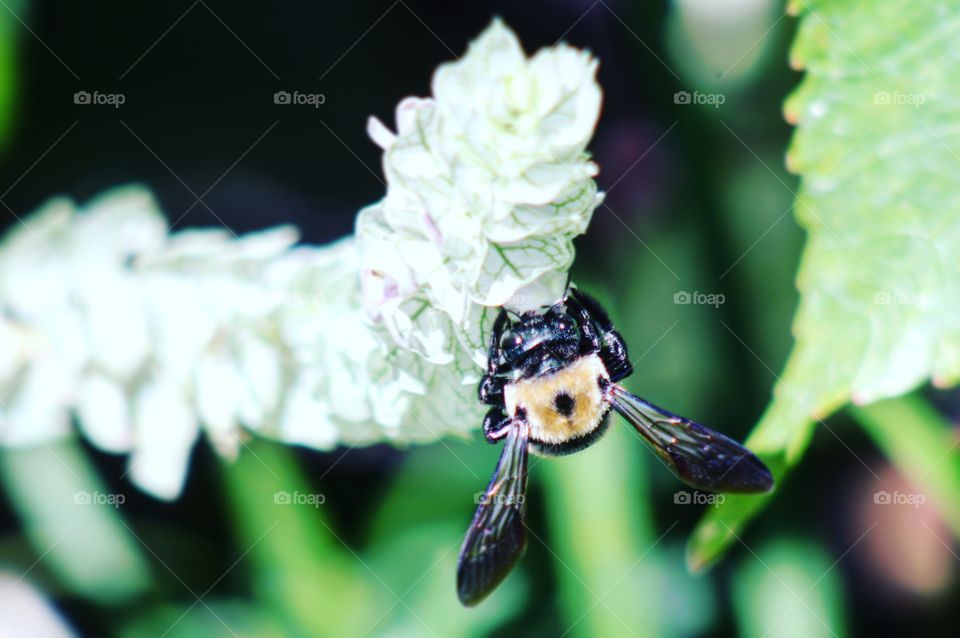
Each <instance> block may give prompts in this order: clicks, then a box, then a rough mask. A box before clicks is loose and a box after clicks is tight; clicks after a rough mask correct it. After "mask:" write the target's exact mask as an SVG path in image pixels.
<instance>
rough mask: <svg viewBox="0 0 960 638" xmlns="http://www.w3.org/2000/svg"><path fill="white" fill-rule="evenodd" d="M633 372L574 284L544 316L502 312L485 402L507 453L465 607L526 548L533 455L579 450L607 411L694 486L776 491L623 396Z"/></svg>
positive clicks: (681, 425) (743, 459) (478, 541)
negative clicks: (527, 498) (526, 509)
mask: <svg viewBox="0 0 960 638" xmlns="http://www.w3.org/2000/svg"><path fill="white" fill-rule="evenodd" d="M632 372H633V366H632V365H631V363H630V359H629V357H628V355H627V346H626V344H625V343H624V341H623V338H622V337H621V336H620V334H619V333H618V332H617V331H616V329H614V327H613V324H612V323H611V322H610V318H609V316H608V315H607V313H606V311H605V310H604V309H603V308H602V307H601V306H600V304H599V303H598V302H597V301H596V300H595V299H593V298H592V297H590V296H588V295H586V294H584V293H583V292H581V291H579V290H577V289H576V288H575V287H572V286H571V287H568V289H567V292H566V294H565V295H564V297H563V299H561V300H560V301H559V302H557V303H556V304H554V305H553V306H551V307H549V308H547V309H546V310H545V311H539V312H538V311H530V312H526V313H524V314H522V315H520V316H519V317H518V318H517V319H516V320H513V319H511V318H510V317H509V315H508V313H507V311H506V310H505V309H502V308H501V310H500V313H499V315H498V316H497V318H496V320H495V322H494V324H493V330H492V332H491V335H490V346H489V352H488V358H487V372H486V374H485V375H484V377H483V379H482V380H481V381H480V386H479V397H480V401H481V402H482V403H484V404H487V405H490V406H491V408H490V410H489V412H488V413H487V415H486V417H485V418H484V421H483V433H484V436H485V437H486V439H487V441H489V442H490V443H500V442H503V451H502V452H501V453H500V460H499V461H498V463H497V467H496V469H495V470H494V472H493V476H492V477H491V479H490V483H489V485H488V486H487V489H486V492H485V494H484V497H483V498H482V499H481V501H480V503H479V505H478V507H477V510H476V513H475V514H474V516H473V522H472V523H471V524H470V529H469V530H468V531H467V535H466V538H465V539H464V541H463V547H462V548H461V550H460V558H459V561H458V564H457V594H458V596H459V598H460V602H461V603H463V604H464V605H465V606H468V607H469V606H473V605H476V604H478V603H479V602H480V601H482V600H483V599H484V598H486V597H487V596H488V595H489V594H490V593H491V592H492V591H493V590H494V589H495V588H496V587H497V586H498V585H499V584H500V583H501V582H502V581H503V579H504V578H506V576H507V574H509V573H510V571H511V570H512V569H513V567H514V565H516V563H517V561H518V560H519V559H520V557H521V556H522V555H523V552H524V550H525V549H526V545H527V534H526V524H525V523H524V520H523V519H524V507H525V493H526V487H527V457H528V453H530V452H533V453H534V454H538V455H541V456H562V455H566V454H572V453H574V452H578V451H580V450H583V449H584V448H586V447H588V446H590V445H591V444H593V443H595V442H596V441H597V440H598V439H599V438H600V437H601V436H602V435H603V434H604V432H605V431H606V430H607V427H608V426H609V419H608V418H607V417H608V415H609V413H610V411H611V409H612V410H614V411H616V412H618V413H619V414H620V415H621V416H622V417H623V418H625V419H626V420H627V422H628V423H630V425H632V426H633V427H634V428H636V430H637V432H639V433H640V435H641V437H642V438H643V440H644V441H645V442H646V443H647V444H649V445H650V447H651V448H652V449H653V451H654V452H656V454H657V455H658V456H659V457H660V458H661V459H662V460H663V461H664V463H665V465H666V466H667V467H668V468H669V469H670V470H671V471H673V473H674V474H675V475H676V476H677V477H678V478H679V479H680V480H682V481H684V482H685V483H687V484H688V485H691V486H692V487H694V488H697V489H702V490H709V491H713V492H737V493H759V492H767V491H770V490H771V489H772V488H773V476H772V475H771V474H770V470H769V469H767V467H766V465H764V464H763V462H762V461H760V459H758V458H757V457H756V456H755V455H754V454H753V453H752V452H750V450H748V449H746V448H745V447H743V446H741V445H740V444H739V443H737V442H736V441H733V440H732V439H729V438H727V437H726V436H724V435H723V434H720V433H718V432H714V431H713V430H710V429H708V428H706V427H704V426H702V425H700V424H698V423H694V422H693V421H690V420H689V419H685V418H684V417H681V416H677V415H676V414H672V413H670V412H667V411H666V410H663V409H661V408H659V407H657V406H655V405H653V404H652V403H649V402H647V401H644V400H643V399H641V398H640V397H637V396H634V395H633V394H630V393H629V392H627V391H626V390H625V389H624V388H623V386H621V385H620V381H622V380H623V379H625V378H626V377H628V376H630V374H631V373H632Z"/></svg>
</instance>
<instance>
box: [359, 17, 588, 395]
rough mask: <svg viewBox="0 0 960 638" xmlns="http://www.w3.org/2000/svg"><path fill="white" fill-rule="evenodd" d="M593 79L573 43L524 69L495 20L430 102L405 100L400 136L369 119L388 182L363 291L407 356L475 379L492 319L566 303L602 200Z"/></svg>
mask: <svg viewBox="0 0 960 638" xmlns="http://www.w3.org/2000/svg"><path fill="white" fill-rule="evenodd" d="M596 68H597V62H596V60H595V59H593V58H592V57H590V55H589V54H587V53H586V52H583V51H579V50H577V49H574V48H571V47H569V46H567V45H563V44H560V45H557V46H555V47H552V48H549V49H544V50H542V51H540V52H539V53H537V54H536V55H534V56H533V57H532V58H527V57H526V55H524V52H523V50H522V49H521V47H520V43H519V41H518V40H517V37H516V36H515V35H514V33H513V32H512V31H510V30H509V29H508V28H507V27H506V26H504V25H503V23H501V22H500V21H499V20H496V21H494V22H493V24H492V25H491V26H490V27H489V28H488V29H487V30H486V32H484V33H483V34H482V35H481V36H480V37H479V38H478V39H477V40H476V41H475V42H474V43H473V44H472V45H471V46H470V49H469V51H468V52H467V54H466V55H465V56H464V57H463V59H461V60H459V61H457V62H453V63H449V64H444V65H442V66H441V67H440V68H439V69H438V70H437V72H436V73H435V75H434V78H433V94H434V95H433V97H432V98H425V99H421V98H407V99H405V100H403V101H402V102H401V103H400V105H399V106H398V107H397V113H396V127H397V131H396V133H393V132H391V131H390V130H388V129H387V127H386V126H384V125H383V124H382V123H380V122H379V121H378V120H376V119H371V121H370V125H369V130H370V134H371V137H373V139H374V140H376V141H377V143H378V144H379V145H380V146H381V147H382V148H383V149H384V158H383V166H384V173H385V174H386V177H387V181H388V185H387V195H386V197H385V198H384V199H383V200H381V201H380V202H378V203H377V204H375V205H373V206H370V207H368V208H366V209H364V210H362V211H361V212H360V216H359V219H358V220H357V237H358V240H359V242H360V246H361V255H362V256H361V259H362V261H363V290H364V298H365V305H366V308H367V310H368V312H369V313H370V314H371V316H372V317H373V318H374V319H375V320H376V321H378V322H379V323H381V324H382V326H383V327H384V329H385V331H386V332H387V333H388V334H389V339H391V340H392V341H393V342H395V343H396V345H397V346H398V347H400V348H402V349H407V350H413V351H415V352H417V353H419V354H421V355H422V356H423V357H425V358H426V359H427V360H429V361H431V362H434V363H439V364H448V363H454V364H455V365H457V367H458V369H459V370H461V371H464V370H465V369H466V367H467V366H469V359H472V360H473V361H474V362H476V363H479V364H482V363H483V361H484V360H485V352H484V343H483V340H482V338H481V334H482V333H483V330H482V329H483V328H486V327H489V324H490V321H491V320H492V317H493V314H494V313H493V312H490V311H489V309H490V308H492V307H496V306H502V305H506V306H507V307H509V308H512V309H514V310H517V311H523V310H531V309H536V308H538V307H540V306H542V305H544V304H550V303H553V302H554V301H556V300H557V299H559V298H560V296H561V295H562V294H563V292H564V286H565V284H566V272H567V270H568V269H569V267H570V265H571V263H572V262H573V247H572V245H571V241H572V239H573V238H574V237H575V236H577V235H579V234H582V233H583V232H584V230H586V227H587V224H588V223H589V221H590V217H591V215H592V214H593V211H594V209H595V208H596V207H597V206H598V205H599V204H600V200H601V194H600V193H598V191H597V185H596V183H595V182H594V181H593V179H592V178H593V176H594V175H595V174H596V172H597V167H596V165H595V164H593V163H592V162H591V161H590V160H589V158H588V157H587V155H586V153H585V149H586V145H587V142H589V140H590V137H591V136H592V134H593V129H594V126H595V124H596V121H597V118H598V116H599V112H600V102H601V93H600V87H599V85H598V84H597V83H596V80H595V74H596ZM470 373H471V374H473V373H475V371H474V370H470ZM465 380H475V376H474V377H470V375H467V379H465Z"/></svg>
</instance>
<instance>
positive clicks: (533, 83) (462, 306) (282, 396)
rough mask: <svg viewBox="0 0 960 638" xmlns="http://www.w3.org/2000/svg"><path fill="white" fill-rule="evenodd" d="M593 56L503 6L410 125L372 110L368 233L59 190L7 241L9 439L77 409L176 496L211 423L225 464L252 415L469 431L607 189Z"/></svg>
mask: <svg viewBox="0 0 960 638" xmlns="http://www.w3.org/2000/svg"><path fill="white" fill-rule="evenodd" d="M595 70H596V62H595V61H594V60H593V59H592V58H590V57H589V56H588V55H587V54H585V53H583V52H580V51H577V50H575V49H571V48H570V47H567V46H564V45H561V46H558V47H553V48H550V49H545V50H544V51H541V52H540V53H538V54H537V55H535V56H534V57H533V58H530V59H528V58H526V56H525V55H524V54H523V52H522V51H521V49H520V45H519V43H518V42H517V39H516V37H515V36H514V34H513V33H512V32H510V31H509V30H508V29H507V28H506V27H504V26H503V25H502V24H501V23H500V22H494V23H493V25H491V27H490V28H489V29H488V30H487V31H486V32H485V33H484V34H483V35H482V36H481V37H480V38H479V39H478V40H477V41H476V42H475V43H474V44H473V45H472V46H471V47H470V50H469V52H468V53H467V54H466V55H465V56H464V58H463V59H462V60H460V61H458V62H455V63H452V64H448V65H444V66H442V67H441V68H440V69H439V70H438V71H437V73H436V75H435V77H434V97H433V98H430V99H417V98H408V99H406V100H404V101H403V102H401V104H400V105H399V106H398V108H397V132H396V133H392V132H390V131H389V130H388V129H387V128H386V127H385V126H383V125H382V124H380V123H379V122H377V121H376V120H371V123H370V126H369V131H370V134H371V137H373V138H374V140H376V141H377V143H378V144H380V145H381V146H382V147H383V148H384V170H385V173H386V176H387V179H388V181H389V185H388V188H387V193H386V196H385V197H384V199H383V200H382V201H380V202H378V203H377V204H374V205H372V206H369V207H367V208H366V209H364V210H363V211H361V213H360V215H359V218H358V220H357V240H354V238H347V239H344V240H342V241H340V242H337V243H334V244H332V245H330V246H325V247H308V246H295V244H296V242H297V233H296V232H295V231H294V230H293V229H291V228H286V227H281V228H275V229H272V230H268V231H264V232H261V233H255V234H251V235H247V236H245V237H241V238H235V237H233V236H231V234H230V233H229V232H227V231H218V230H192V231H191V230H188V231H182V232H179V233H176V234H168V233H167V228H166V223H165V221H164V218H163V216H162V215H161V213H160V211H159V209H158V207H157V205H156V202H155V201H154V199H153V197H152V196H151V195H150V193H148V192H147V191H145V190H144V189H141V188H137V187H127V188H123V189H117V190H115V191H112V192H110V193H107V194H105V195H104V196H102V197H100V198H99V199H97V200H95V201H93V202H91V203H90V204H89V205H88V206H86V207H85V208H84V209H77V208H76V207H75V206H74V204H73V203H72V202H70V201H68V200H65V199H55V200H53V201H51V202H50V203H49V204H47V205H46V206H44V207H43V208H42V209H41V210H40V211H38V212H37V213H35V214H33V215H32V216H30V217H29V218H27V219H26V223H25V224H24V225H21V226H20V227H18V228H16V229H15V230H13V231H12V232H11V233H9V234H8V236H7V237H5V238H4V239H3V241H2V242H0V352H3V353H4V356H3V357H2V358H0V444H3V445H7V446H22V445H30V444H35V443H39V442H43V441H45V440H49V439H51V438H54V437H57V436H63V435H66V434H68V433H69V432H70V422H71V418H74V417H75V418H76V420H77V422H78V423H79V429H80V432H81V433H82V434H83V435H85V436H86V437H87V438H88V439H89V440H90V441H91V442H92V443H93V444H94V445H96V446H98V447H99V448H101V449H103V450H106V451H108V452H113V453H124V454H128V455H129V463H130V476H131V478H132V480H133V481H134V482H136V483H137V484H138V485H139V486H141V487H142V488H143V489H145V490H147V491H149V492H150V493H152V494H154V495H156V496H158V497H161V498H168V499H169V498H174V497H176V496H177V495H178V494H179V493H180V491H181V490H182V488H183V484H184V480H185V477H186V471H187V467H188V465H189V458H190V455H191V452H192V449H193V446H194V444H195V443H196V441H197V439H198V438H199V437H200V436H205V437H206V438H207V439H208V440H209V441H210V442H211V443H212V445H213V446H214V448H215V449H216V450H217V451H218V452H219V453H220V454H222V455H224V456H226V457H233V456H235V455H236V454H238V453H241V448H242V447H243V445H244V438H245V437H246V436H249V434H248V431H249V432H255V433H258V434H262V435H265V436H271V437H275V438H278V439H280V440H283V441H287V442H290V443H295V444H301V445H307V446H311V447H315V448H321V449H329V448H332V447H334V446H336V445H340V444H346V445H365V444H370V443H375V442H380V441H390V442H393V443H396V444H404V443H407V442H414V441H432V440H436V439H437V438H439V437H440V436H443V435H447V434H451V433H459V434H466V433H468V432H469V431H471V430H473V429H475V428H476V427H477V426H478V425H479V423H480V421H481V419H482V416H483V408H482V406H480V405H479V404H478V403H477V401H476V383H477V381H478V379H479V376H480V374H481V372H482V368H481V366H482V365H483V364H484V358H485V353H484V335H486V334H487V332H486V330H487V328H488V327H489V325H490V323H491V322H492V320H493V317H494V316H495V315H496V313H497V311H498V306H501V305H508V306H510V307H512V308H514V309H517V310H524V309H529V308H536V307H539V306H541V305H544V304H549V303H552V302H554V301H555V300H556V299H557V298H559V296H560V295H561V294H562V292H563V288H564V286H565V285H566V280H567V270H568V268H569V266H570V263H571V261H572V259H573V249H572V247H571V240H572V239H573V237H574V236H576V235H578V234H580V233H582V232H583V231H584V230H585V228H586V226H587V223H588V222H589V219H590V216H591V214H592V213H593V210H594V209H595V208H596V206H597V204H598V203H599V201H600V194H599V193H598V192H597V187H596V184H595V183H594V181H593V179H592V177H593V175H594V174H595V172H596V167H595V166H594V165H593V164H592V163H591V162H590V161H589V159H588V158H587V156H586V154H585V150H584V149H585V147H586V144H587V141H588V140H589V138H590V135H591V133H592V131H593V126H594V123H595V122H596V119H597V116H598V112H599V107H600V90H599V87H598V86H597V84H596V82H595V80H594V73H595ZM361 284H362V285H361Z"/></svg>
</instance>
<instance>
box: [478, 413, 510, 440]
mask: <svg viewBox="0 0 960 638" xmlns="http://www.w3.org/2000/svg"><path fill="white" fill-rule="evenodd" d="M512 424H513V420H512V419H511V418H510V417H508V416H507V413H506V412H504V411H503V407H502V406H497V407H492V408H490V411H489V412H487V416H485V417H484V419H483V435H484V436H485V437H487V441H489V442H490V443H498V442H499V441H500V440H501V439H503V438H504V437H505V436H507V434H508V433H509V432H510V426H511V425H512Z"/></svg>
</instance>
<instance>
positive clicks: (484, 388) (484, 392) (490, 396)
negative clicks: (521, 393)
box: [477, 374, 507, 405]
mask: <svg viewBox="0 0 960 638" xmlns="http://www.w3.org/2000/svg"><path fill="white" fill-rule="evenodd" d="M506 382H507V381H506V379H504V378H503V377H495V376H493V375H491V374H487V375H484V377H483V379H482V380H481V381H480V387H479V389H478V392H477V394H478V395H479V397H480V403H486V404H487V405H502V404H503V386H504V385H506Z"/></svg>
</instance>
